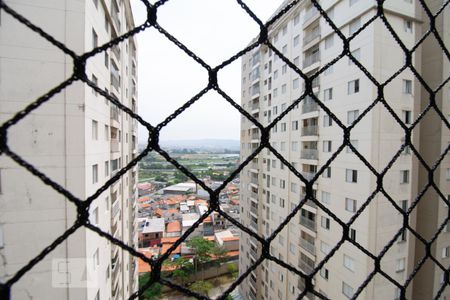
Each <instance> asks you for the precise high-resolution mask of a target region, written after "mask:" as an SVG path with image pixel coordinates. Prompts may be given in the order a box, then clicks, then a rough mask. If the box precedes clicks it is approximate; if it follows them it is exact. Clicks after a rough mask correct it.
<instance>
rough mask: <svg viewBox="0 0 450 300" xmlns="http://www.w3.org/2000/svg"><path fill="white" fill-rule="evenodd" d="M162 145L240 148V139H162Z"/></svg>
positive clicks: (172, 146)
mask: <svg viewBox="0 0 450 300" xmlns="http://www.w3.org/2000/svg"><path fill="white" fill-rule="evenodd" d="M159 144H160V145H161V147H163V148H168V149H183V148H187V149H206V150H219V149H228V150H236V151H238V150H239V147H240V145H239V140H225V139H199V140H168V141H160V143H159Z"/></svg>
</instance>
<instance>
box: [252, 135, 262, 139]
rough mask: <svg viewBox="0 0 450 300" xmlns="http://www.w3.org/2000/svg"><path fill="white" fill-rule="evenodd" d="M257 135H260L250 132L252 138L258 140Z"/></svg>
mask: <svg viewBox="0 0 450 300" xmlns="http://www.w3.org/2000/svg"><path fill="white" fill-rule="evenodd" d="M259 137H260V135H259V133H253V134H252V140H259Z"/></svg>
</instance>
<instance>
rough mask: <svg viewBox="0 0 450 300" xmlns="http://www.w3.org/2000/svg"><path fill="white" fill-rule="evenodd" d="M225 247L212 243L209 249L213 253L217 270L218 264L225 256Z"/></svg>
mask: <svg viewBox="0 0 450 300" xmlns="http://www.w3.org/2000/svg"><path fill="white" fill-rule="evenodd" d="M227 253H228V251H227V249H225V247H222V246H219V245H217V244H214V247H213V248H212V249H211V254H212V255H214V258H215V259H214V263H215V265H216V267H217V271H219V267H220V264H221V263H222V262H224V261H225V259H226V258H227Z"/></svg>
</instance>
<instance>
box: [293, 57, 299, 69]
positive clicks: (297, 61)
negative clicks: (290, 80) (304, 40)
mask: <svg viewBox="0 0 450 300" xmlns="http://www.w3.org/2000/svg"><path fill="white" fill-rule="evenodd" d="M294 65H296V66H297V67H298V66H300V57H298V56H296V57H295V58H294Z"/></svg>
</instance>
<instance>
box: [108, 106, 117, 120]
mask: <svg viewBox="0 0 450 300" xmlns="http://www.w3.org/2000/svg"><path fill="white" fill-rule="evenodd" d="M110 112H111V114H110V118H111V119H112V120H114V121H117V122H119V108H118V107H117V106H115V105H111V111H110Z"/></svg>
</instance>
